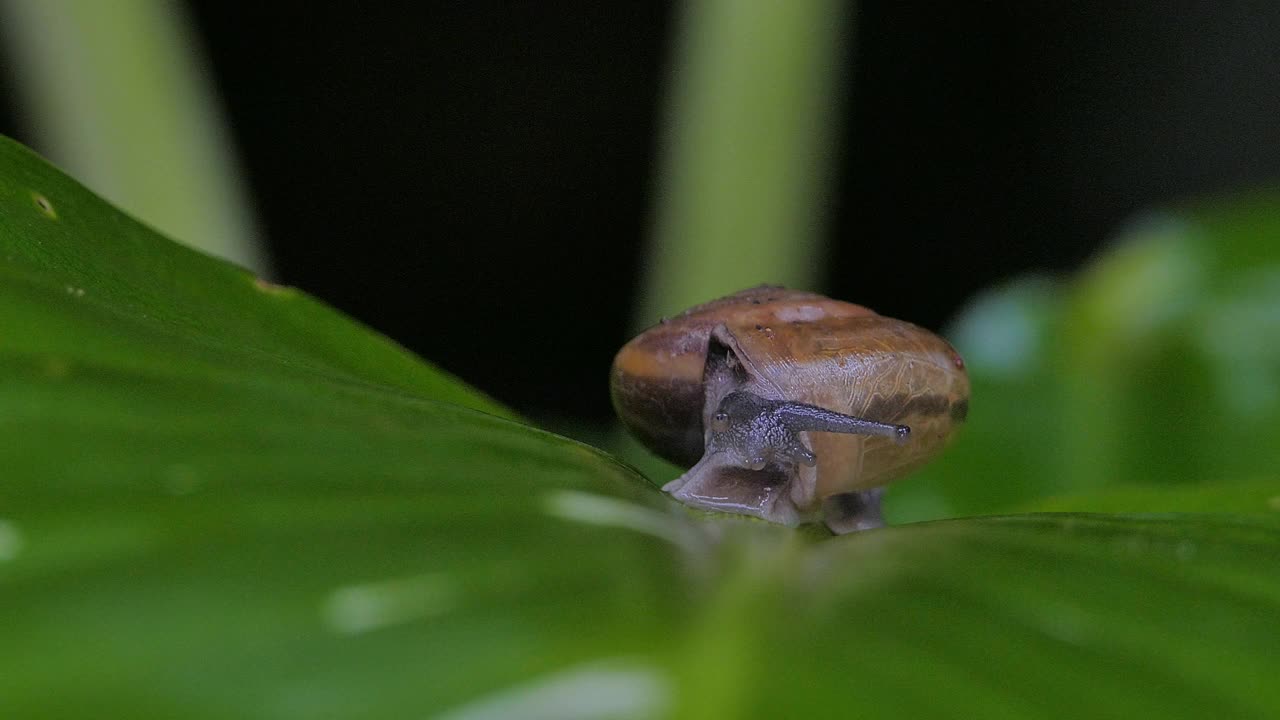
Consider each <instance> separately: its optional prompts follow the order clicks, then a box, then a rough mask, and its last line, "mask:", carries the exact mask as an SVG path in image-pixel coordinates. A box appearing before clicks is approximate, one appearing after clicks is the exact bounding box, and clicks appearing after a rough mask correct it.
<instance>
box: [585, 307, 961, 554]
mask: <svg viewBox="0 0 1280 720" xmlns="http://www.w3.org/2000/svg"><path fill="white" fill-rule="evenodd" d="M610 391H611V395H612V397H613V403H614V408H615V409H616V410H617V413H618V416H619V417H620V418H621V419H622V421H623V423H624V424H625V425H626V426H627V427H628V429H629V430H631V432H632V433H633V434H635V435H636V436H637V437H638V438H639V439H640V441H641V442H642V443H643V444H644V445H645V446H646V447H648V448H649V449H650V450H652V451H653V452H654V453H656V454H658V455H660V456H662V457H664V458H666V459H668V460H670V461H672V462H674V463H676V464H679V465H682V466H685V467H689V470H688V471H687V472H686V473H684V474H683V475H681V476H680V477H679V478H677V479H676V480H674V481H672V482H670V483H668V484H667V485H666V486H664V488H663V489H664V490H666V491H667V492H669V493H671V494H672V495H673V496H674V497H676V498H677V499H679V500H681V501H683V502H684V503H686V504H688V505H692V506H694V507H698V508H702V509H706V510H714V511H721V512H735V513H741V514H746V515H754V516H757V517H760V518H763V519H766V520H770V521H773V522H779V523H783V524H786V525H796V524H799V523H801V522H807V521H811V520H814V519H817V518H818V517H822V519H823V520H825V522H826V523H827V525H828V526H829V527H830V528H831V529H832V530H834V531H836V532H848V531H851V530H855V529H861V528H864V527H873V526H876V525H879V524H882V523H881V521H880V513H879V497H880V493H881V490H880V488H881V487H882V486H883V485H885V484H886V483H888V482H891V481H892V480H895V479H897V478H899V477H902V476H903V475H906V474H907V473H909V472H911V471H912V470H914V469H916V468H918V467H919V466H921V465H923V464H925V463H926V462H928V461H929V460H930V459H932V458H933V457H934V456H936V455H937V454H938V453H939V452H941V450H942V449H943V448H944V447H945V446H946V444H947V442H948V440H949V439H950V438H951V436H952V435H953V434H954V433H955V430H956V428H957V427H958V426H959V425H960V424H962V423H963V421H964V418H965V416H966V414H967V412H968V402H969V380H968V376H967V375H966V373H965V370H964V362H963V360H962V359H961V358H960V355H959V354H958V353H956V351H955V349H954V348H952V347H951V346H950V345H949V344H948V343H947V342H946V341H945V340H943V339H942V338H940V337H938V336H937V335H934V334H933V333H931V332H929V331H927V330H925V329H923V328H920V327H917V326H915V325H912V324H911V323H908V322H903V321H901V320H894V319H892V318H887V317H883V316H881V315H878V314H876V313H875V312H873V311H871V310H869V309H867V308H865V307H862V306H860V305H854V304H852V303H846V302H841V301H838V300H832V299H829V298H826V297H823V296H821V295H817V294H814V293H808V292H801V291H795V290H787V289H785V288H777V287H758V288H752V289H750V290H744V291H742V292H739V293H735V294H733V295H730V296H728V297H725V298H722V299H720V300H716V301H713V302H710V303H706V304H704V305H699V306H697V307H694V308H692V309H690V310H687V311H685V312H684V313H682V314H681V315H679V316H677V317H675V318H672V319H670V320H667V321H664V322H662V323H660V324H659V325H656V326H654V327H652V328H650V329H648V330H646V331H644V332H643V333H641V334H640V335H639V336H637V337H636V338H635V339H633V340H632V341H631V342H629V343H627V344H626V345H625V346H623V348H622V349H621V350H620V351H619V352H618V354H617V356H616V357H615V359H614V363H613V369H612V372H611V377H610Z"/></svg>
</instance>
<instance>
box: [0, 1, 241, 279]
mask: <svg viewBox="0 0 1280 720" xmlns="http://www.w3.org/2000/svg"><path fill="white" fill-rule="evenodd" d="M0 27H2V28H3V33H4V35H3V40H4V43H5V46H6V47H5V50H6V51H7V54H8V56H9V58H10V60H11V62H12V67H13V68H14V70H15V72H14V74H13V78H14V82H15V84H16V87H17V90H18V91H19V93H20V94H21V97H22V100H23V107H22V108H20V112H21V113H23V114H24V115H25V120H26V125H27V127H28V128H29V129H30V132H31V134H32V138H31V140H32V141H33V142H34V143H35V144H36V146H37V147H38V148H39V149H40V150H41V151H42V152H43V153H44V154H46V155H48V156H49V157H50V159H51V160H53V161H54V162H55V163H57V164H59V165H61V166H62V167H63V168H64V169H66V170H67V171H68V172H70V173H71V174H72V175H75V176H76V177H77V178H78V179H80V180H81V181H82V182H84V183H85V184H86V185H88V186H89V187H90V188H91V189H92V190H94V191H95V192H97V193H98V194H100V195H102V196H103V197H105V198H107V199H108V200H110V201H111V202H112V203H114V204H116V205H118V206H120V207H122V208H123V209H125V210H127V211H129V212H130V213H132V214H133V215H135V216H136V217H138V218H139V219H141V220H143V221H145V222H147V223H148V224H150V225H152V226H154V227H156V228H157V229H159V230H160V231H161V232H164V233H165V234H167V235H169V236H171V237H173V238H175V239H178V240H181V241H183V242H185V243H187V244H188V245H191V246H193V247H196V248H199V249H201V250H204V251H206V252H209V253H211V254H214V255H218V256H220V257H224V258H227V259H229V260H232V261H234V262H237V263H239V264H241V265H244V266H246V267H248V268H250V269H252V270H255V271H257V272H259V273H263V272H265V270H266V261H265V258H264V255H263V251H262V249H261V248H260V247H259V246H258V244H257V242H256V240H255V237H256V235H257V233H256V230H255V227H254V222H253V219H252V214H251V212H250V210H249V207H248V201H247V198H246V193H245V191H244V189H243V187H242V186H241V184H240V180H239V178H238V173H237V168H236V164H235V161H234V153H233V152H232V150H231V142H230V138H229V133H228V131H227V129H226V127H225V125H224V122H223V118H222V117H221V113H220V111H219V108H218V103H217V101H216V99H215V97H214V94H213V92H212V89H211V87H210V84H209V79H208V77H207V73H206V72H205V69H204V68H203V67H202V58H201V56H200V55H201V54H200V52H199V49H198V48H197V47H196V43H195V38H194V37H193V32H192V31H191V28H190V27H189V22H188V20H187V18H186V15H185V13H184V11H183V6H182V5H181V4H178V3H173V2H163V1H162V0H111V1H110V2H105V1H101V0H57V1H50V0H0Z"/></svg>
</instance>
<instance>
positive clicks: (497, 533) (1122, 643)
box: [0, 142, 1280, 720]
mask: <svg viewBox="0 0 1280 720" xmlns="http://www.w3.org/2000/svg"><path fill="white" fill-rule="evenodd" d="M1022 292H1025V293H1027V294H1028V297H1033V298H1034V297H1037V296H1039V295H1038V294H1042V293H1044V292H1047V293H1053V292H1056V291H1054V290H1053V289H1052V288H1041V289H1035V288H1031V289H1024V290H1023V291H1022ZM1014 307H1022V306H1021V305H1015V306H1014ZM1007 310H1008V308H1006V311H1007ZM1037 317H1038V316H1035V314H1034V313H1033V314H1032V315H1029V316H1027V318H1026V319H1027V320H1028V323H1027V324H1026V326H1025V327H1024V328H1023V329H1024V330H1027V329H1028V328H1029V329H1030V335H1028V336H1027V337H1034V336H1036V335H1037V333H1038V332H1039V331H1038V330H1036V328H1037V327H1039V324H1038V323H1039V320H1038V319H1037ZM0 329H2V333H3V334H2V335H0V432H2V433H3V437H5V438H8V440H7V441H6V442H2V443H0V468H3V474H2V475H0V607H3V610H4V612H2V613H0V638H3V639H4V652H3V653H0V717H5V718H8V717H15V718H67V717H93V718H103V717H120V718H131V719H133V718H162V717H163V718H168V717H183V718H197V719H198V718H316V717H369V718H378V717H386V718H403V717H444V718H453V719H454V720H457V719H458V718H493V717H519V718H523V719H530V718H557V719H559V718H604V717H608V718H654V717H681V718H705V717H721V718H748V717H758V718H775V717H797V716H798V717H806V716H830V715H832V714H837V715H846V714H847V715H854V716H857V717H873V718H874V717H885V718H889V717H893V718H897V717H914V716H922V715H924V716H938V715H944V714H945V715H964V716H974V717H1018V718H1025V717H1064V718H1065V717H1081V716H1086V717H1094V716H1100V715H1106V714H1122V715H1132V716H1142V717H1146V716H1160V717H1177V716H1184V717H1205V716H1221V715H1235V716H1242V715H1258V716H1267V715H1274V714H1275V712H1276V711H1277V710H1278V709H1280V689H1277V686H1276V685H1275V683H1274V682H1273V679H1274V677H1275V676H1276V675H1277V673H1278V672H1280V656H1277V655H1276V653H1275V652H1274V649H1275V647H1276V646H1277V643H1278V642H1280V626H1277V624H1276V623H1275V617H1276V616H1277V613H1278V612H1280V576H1277V575H1276V574H1275V573H1274V565H1275V558H1276V557H1277V556H1278V554H1280V521H1278V520H1277V518H1276V516H1275V515H1274V514H1256V515H1225V514H1219V515H1194V514H1183V515H1167V516H1152V515H1149V514H1148V515H1134V516H1103V515H1079V514H1044V515H1023V516H1011V517H992V518H974V519H966V520H952V521H945V522H935V523H922V524H917V525H912V526H902V527H896V528H889V529H886V530H882V531H872V532H866V533H860V534H858V535H854V536H847V537H842V538H829V537H826V536H825V534H824V533H821V532H816V531H813V530H812V529H808V530H806V531H802V532H795V531H792V530H789V529H787V528H783V527H778V526H773V525H768V524H765V523H761V522H755V521H751V520H746V519H740V518H733V517H724V516H706V515H704V514H695V513H689V512H686V511H685V510H684V509H683V508H681V507H680V506H678V505H677V504H675V503H674V502H672V501H670V500H669V499H668V498H667V497H666V496H664V495H662V494H661V493H660V492H659V491H658V490H657V489H655V488H654V487H653V486H652V485H650V484H649V483H648V482H646V481H645V480H643V479H642V478H641V477H640V476H639V475H638V474H636V472H635V471H633V470H632V469H630V468H629V467H627V466H625V465H622V464H620V463H619V462H618V461H616V460H614V459H612V458H610V457H609V456H607V455H605V454H603V453H601V452H600V451H597V450H594V449H592V448H590V447H587V446H584V445H581V444H579V443H575V442H573V441H570V440H566V439H564V438H561V437H558V436H555V435H552V434H549V433H546V432H543V431H540V430H537V429H534V428H531V427H528V426H526V425H522V424H519V423H517V422H514V421H512V420H510V419H506V418H503V417H499V415H501V414H504V411H503V410H502V408H500V407H498V406H497V405H495V404H494V403H492V402H491V401H489V400H487V399H486V398H484V397H483V396H482V395H480V394H479V393H476V392H475V391H472V390H470V389H468V388H466V387H465V386H463V385H461V384H460V383H458V382H457V381H456V380H453V379H451V378H448V377H446V376H444V375H443V374H441V373H439V372H438V371H436V370H434V369H433V368H431V367H430V366H428V365H426V364H424V363H421V362H420V361H418V360H417V359H416V358H414V357H412V356H411V355H409V354H408V353H406V352H404V351H403V350H401V349H400V348H398V347H396V346H395V345H394V344H392V343H390V342H388V341H387V340H386V339H385V338H382V337H380V336H378V335H376V334H374V333H372V332H369V331H368V330H365V329H363V328H361V327H359V326H358V325H356V324H354V323H353V322H351V321H350V320H348V319H346V318H344V317H343V316H341V315H340V314H338V313H335V312H333V311H332V310H330V309H328V308H326V307H325V306H323V305H322V304H320V303H318V302H315V301H313V300H311V299H309V298H307V297H306V296H305V295H303V294H302V293H299V292H297V291H293V290H289V289H284V288H278V287H275V286H271V285H267V284H264V283H261V282H259V281H256V280H255V279H254V278H252V277H250V276H248V275H246V274H245V273H244V272H242V271H240V270H238V269H236V268H234V267H232V266H230V265H227V264H225V263H222V262H219V261H216V260H211V259H208V258H205V257H203V256H201V255H198V254H196V253H194V252H192V251H189V250H186V249H184V248H181V247H178V246H176V245H174V244H172V243H170V242H168V241H167V240H165V239H163V238H161V237H159V236H158V235H155V234H154V233H152V232H151V231H149V230H147V229H146V228H144V227H142V226H140V225H138V224H137V223H135V222H134V221H132V220H130V219H129V218H127V217H125V216H123V215H121V214H119V213H118V212H117V211H115V210H114V209H112V208H111V207H109V206H107V205H106V204H105V203H103V202H102V201H101V200H99V199H97V198H95V197H94V196H92V195H91V194H90V193H88V192H87V191H85V190H84V189H83V188H81V187H80V186H78V185H76V184H75V183H74V182H73V181H70V180H69V179H67V178H66V177H64V176H62V175H61V174H59V173H58V172H56V171H55V170H53V169H51V168H50V167H48V166H47V165H46V164H44V163H43V162H42V161H40V160H39V159H38V158H36V157H35V156H33V155H32V154H30V153H29V152H27V151H25V150H23V149H22V148H20V147H17V146H15V145H13V144H12V143H9V142H3V143H0ZM1015 340H1016V338H1015ZM1011 342H1014V345H1013V346H1016V342H1015V341H1013V340H1011ZM994 357H995V356H994V355H993V358H994ZM993 361H994V360H993ZM975 434H976V433H975ZM1023 462H1026V460H1025V459H1024V460H1023ZM1184 487H1191V486H1184ZM1213 487H1214V486H1209V485H1204V486H1203V489H1204V493H1203V495H1202V496H1201V501H1202V502H1204V503H1205V504H1206V505H1207V506H1210V507H1221V508H1227V507H1231V508H1236V509H1241V508H1243V507H1244V505H1243V504H1236V503H1237V502H1238V500H1239V498H1242V497H1245V496H1247V497H1249V498H1252V500H1250V501H1249V502H1250V503H1251V504H1250V505H1249V507H1248V508H1247V509H1253V504H1256V501H1257V500H1259V499H1261V497H1262V496H1261V495H1260V494H1258V492H1257V489H1256V488H1249V489H1247V490H1245V491H1242V490H1240V489H1238V488H1232V487H1228V486H1222V487H1223V488H1225V489H1224V490H1223V491H1222V493H1219V494H1215V492H1214V491H1213V490H1212V488H1213ZM1267 502H1268V503H1273V500H1267ZM1268 507H1270V505H1269V506H1268Z"/></svg>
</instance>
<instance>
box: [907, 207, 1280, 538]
mask: <svg viewBox="0 0 1280 720" xmlns="http://www.w3.org/2000/svg"><path fill="white" fill-rule="evenodd" d="M1276 238H1280V195H1277V194H1275V193H1258V194H1254V195H1247V196H1242V197H1239V198H1236V199H1234V200H1230V201H1225V200H1219V201H1213V202H1202V203H1199V204H1191V205H1188V206H1186V207H1183V208H1180V209H1177V210H1171V211H1166V212H1161V213H1155V214H1151V215H1148V216H1144V217H1143V218H1140V219H1139V220H1138V221H1136V222H1134V223H1133V224H1132V225H1131V226H1130V227H1129V228H1128V229H1126V230H1125V231H1124V232H1122V233H1121V234H1120V236H1119V237H1118V238H1117V239H1116V241H1115V243H1114V244H1113V246H1112V247H1111V248H1110V249H1108V251H1107V252H1106V253H1104V254H1103V255H1101V256H1100V257H1099V258H1098V259H1097V260H1096V261H1095V262H1094V263H1093V264H1092V265H1091V266H1090V267H1089V268H1087V269H1086V270H1085V271H1084V272H1083V273H1082V274H1081V275H1080V276H1079V277H1078V278H1076V279H1075V280H1074V281H1072V282H1071V283H1069V284H1058V283H1053V282H1050V281H1047V280H1042V279H1030V280H1024V281H1018V282H1015V283H1012V284H1010V285H1008V286H1006V287H1004V288H1001V289H997V290H995V291H993V292H992V293H990V294H988V295H986V296H983V297H981V298H979V299H978V300H977V301H976V302H975V303H974V304H973V305H972V306H971V307H970V308H969V309H968V310H967V311H966V312H965V313H964V314H962V315H961V317H960V319H959V320H958V322H957V323H956V325H955V328H954V329H953V331H952V333H951V334H952V337H953V339H954V341H955V343H956V345H957V347H959V349H960V350H961V352H962V353H963V354H964V355H965V357H966V360H967V362H968V367H969V369H970V374H971V377H972V380H973V398H974V400H973V410H972V412H971V413H970V417H969V427H968V428H967V429H966V431H965V432H964V433H963V434H962V436H961V438H960V439H959V441H958V442H957V443H956V446H955V448H954V449H953V450H951V451H949V453H948V455H947V456H944V458H943V459H942V460H941V461H940V462H938V463H937V464H936V465H934V466H931V467H930V468H927V469H926V470H925V471H923V472H922V473H920V475H918V476H917V477H914V478H912V479H910V480H907V481H906V482H904V483H902V484H901V487H898V488H895V489H893V490H892V491H891V493H890V494H891V500H890V505H891V514H892V516H893V517H895V518H897V519H898V520H909V519H922V518H930V517H947V516H952V515H956V514H972V513H987V512H998V511H1003V510H1009V509H1013V508H1017V507H1022V506H1025V505H1026V503H1028V502H1030V501H1032V500H1033V499H1035V498H1039V497H1044V496H1048V495H1055V496H1063V497H1072V496H1075V495H1076V494H1078V493H1083V492H1087V491H1092V490H1100V489H1103V488H1105V487H1107V486H1108V485H1110V484H1112V483H1115V482H1123V483H1128V484H1139V485H1167V484H1199V483H1207V482H1219V481H1228V482H1236V481H1244V480H1255V481H1256V480H1258V479H1269V480H1271V481H1274V482H1276V484H1277V486H1280V471H1277V468H1280V244H1277V243H1276ZM1066 509H1077V510H1084V509H1092V508H1090V507H1074V508H1066Z"/></svg>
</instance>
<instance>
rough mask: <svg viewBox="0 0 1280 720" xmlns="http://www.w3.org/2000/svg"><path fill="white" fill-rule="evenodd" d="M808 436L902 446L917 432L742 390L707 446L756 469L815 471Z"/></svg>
mask: <svg viewBox="0 0 1280 720" xmlns="http://www.w3.org/2000/svg"><path fill="white" fill-rule="evenodd" d="M802 432H834V433H844V434H849V435H877V436H883V437H891V438H893V439H894V440H895V441H896V442H897V443H898V444H902V443H904V442H906V440H907V438H908V437H909V436H910V434H911V428H909V427H907V426H906V425H891V424H889V423H881V422H876V421H874V420H867V419H864V418H859V417H854V416H852V415H845V414H843V413H838V412H833V411H831V410H826V409H823V408H820V407H817V406H816V405H808V404H805V403H797V402H788V401H782V400H766V399H764V398H762V397H760V396H759V395H756V394H755V393H751V392H746V391H738V392H733V393H730V394H729V395H727V396H726V397H725V399H724V400H722V401H721V402H720V407H719V408H718V409H717V410H716V412H715V414H714V415H712V418H711V433H710V437H709V439H708V443H707V445H708V450H710V451H712V452H731V453H733V454H734V455H735V456H736V457H738V458H740V459H741V464H742V465H744V466H746V467H748V468H750V469H752V470H760V469H762V468H764V467H765V466H766V465H779V464H793V465H794V464H798V465H807V466H813V465H814V464H816V463H817V461H818V459H817V457H816V456H815V455H814V454H813V451H812V450H810V449H809V448H808V447H806V446H805V444H804V443H803V442H802V441H801V440H800V433H802Z"/></svg>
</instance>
